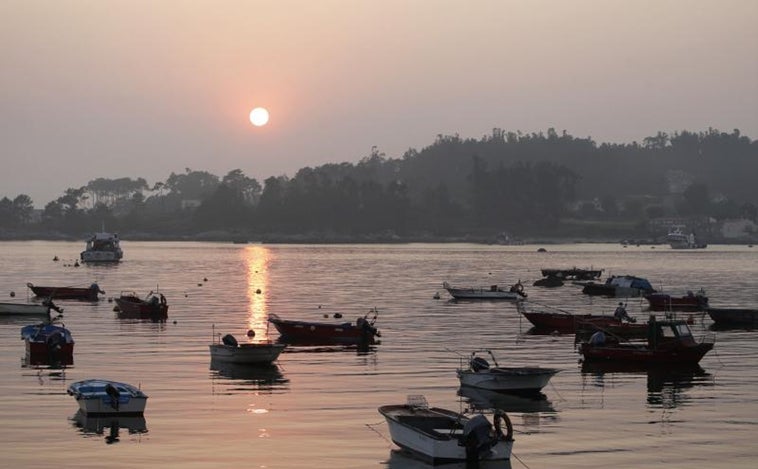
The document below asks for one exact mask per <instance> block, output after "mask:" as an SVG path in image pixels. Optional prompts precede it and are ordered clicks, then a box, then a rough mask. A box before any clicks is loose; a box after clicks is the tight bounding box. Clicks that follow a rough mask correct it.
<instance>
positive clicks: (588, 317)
mask: <svg viewBox="0 0 758 469" xmlns="http://www.w3.org/2000/svg"><path fill="white" fill-rule="evenodd" d="M516 308H517V309H518V311H519V313H521V314H522V315H524V317H525V318H526V319H528V320H529V322H531V323H532V324H533V325H534V327H535V328H537V329H539V330H543V331H551V332H552V331H558V332H562V333H576V332H577V331H578V330H579V329H581V328H582V327H583V326H585V327H587V326H598V327H609V326H614V325H620V324H621V321H620V320H619V319H616V318H615V317H614V316H613V315H610V314H572V313H569V312H566V311H560V310H555V309H553V311H544V310H535V309H530V310H527V307H526V306H525V305H524V302H520V303H517V304H516ZM551 309H552V308H551Z"/></svg>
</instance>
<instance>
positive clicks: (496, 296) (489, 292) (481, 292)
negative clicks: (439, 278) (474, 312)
mask: <svg viewBox="0 0 758 469" xmlns="http://www.w3.org/2000/svg"><path fill="white" fill-rule="evenodd" d="M442 288H444V289H445V290H447V292H448V293H450V296H452V297H453V298H455V299H456V300H511V301H515V300H521V299H523V298H526V296H527V295H526V293H524V286H523V285H522V284H521V282H518V283H516V284H514V285H512V286H511V287H510V288H509V289H507V290H506V289H504V288H502V287H499V286H497V285H490V286H489V287H453V286H451V285H450V284H449V283H447V282H443V283H442Z"/></svg>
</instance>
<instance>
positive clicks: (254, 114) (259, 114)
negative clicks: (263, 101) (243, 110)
mask: <svg viewBox="0 0 758 469" xmlns="http://www.w3.org/2000/svg"><path fill="white" fill-rule="evenodd" d="M250 122H251V123H252V124H253V125H254V126H256V127H261V126H264V125H266V124H267V123H268V111H267V110H266V108H262V107H257V108H255V109H253V110H252V111H250Z"/></svg>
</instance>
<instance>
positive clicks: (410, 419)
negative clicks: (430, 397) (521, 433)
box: [378, 396, 513, 464]
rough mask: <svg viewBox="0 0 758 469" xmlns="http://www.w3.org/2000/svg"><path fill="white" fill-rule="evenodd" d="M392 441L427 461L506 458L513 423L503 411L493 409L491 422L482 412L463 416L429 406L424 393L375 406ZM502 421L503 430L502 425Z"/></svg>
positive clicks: (509, 455) (511, 439)
mask: <svg viewBox="0 0 758 469" xmlns="http://www.w3.org/2000/svg"><path fill="white" fill-rule="evenodd" d="M378 410H379V413H380V414H382V415H383V416H384V418H385V419H386V420H387V425H388V426H389V431H390V436H391V438H392V441H393V443H395V444H396V445H397V446H399V447H400V448H402V449H403V450H404V451H407V452H409V453H411V454H413V455H414V456H415V457H417V458H420V459H423V460H424V461H426V462H428V463H431V464H445V463H454V462H461V461H490V460H506V459H510V457H511V451H512V450H513V427H512V425H511V422H510V419H508V416H507V414H505V413H504V412H496V413H495V415H494V418H493V423H490V421H489V420H488V419H487V417H485V416H484V415H482V414H475V415H473V416H470V417H469V416H467V415H464V414H462V413H458V412H454V411H452V410H447V409H441V408H438V407H429V405H428V404H427V402H426V399H425V398H424V396H409V397H408V402H407V403H406V404H398V405H385V406H381V407H379V409H378ZM503 423H505V426H506V432H505V433H503V429H502V425H503Z"/></svg>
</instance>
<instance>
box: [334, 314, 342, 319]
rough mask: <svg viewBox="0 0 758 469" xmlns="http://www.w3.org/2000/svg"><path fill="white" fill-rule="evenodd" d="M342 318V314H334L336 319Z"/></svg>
mask: <svg viewBox="0 0 758 469" xmlns="http://www.w3.org/2000/svg"><path fill="white" fill-rule="evenodd" d="M341 317H342V313H334V319H340V318H341Z"/></svg>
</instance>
